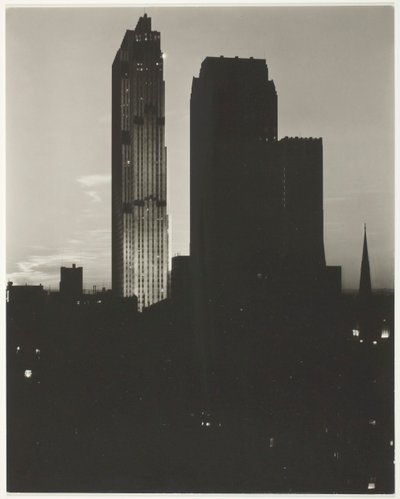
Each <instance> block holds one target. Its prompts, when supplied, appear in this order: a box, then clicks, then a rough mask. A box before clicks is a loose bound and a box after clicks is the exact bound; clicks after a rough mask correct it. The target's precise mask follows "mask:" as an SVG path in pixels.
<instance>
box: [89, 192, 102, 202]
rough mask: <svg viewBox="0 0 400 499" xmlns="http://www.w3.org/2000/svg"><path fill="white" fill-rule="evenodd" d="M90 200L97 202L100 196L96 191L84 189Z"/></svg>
mask: <svg viewBox="0 0 400 499" xmlns="http://www.w3.org/2000/svg"><path fill="white" fill-rule="evenodd" d="M85 194H87V195H88V196H89V197H90V199H91V200H92V201H94V202H95V203H99V202H100V201H101V196H100V194H99V193H98V192H97V191H85Z"/></svg>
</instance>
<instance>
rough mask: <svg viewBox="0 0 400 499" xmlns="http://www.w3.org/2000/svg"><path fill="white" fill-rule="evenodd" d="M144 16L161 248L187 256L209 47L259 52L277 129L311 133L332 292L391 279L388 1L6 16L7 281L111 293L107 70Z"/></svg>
mask: <svg viewBox="0 0 400 499" xmlns="http://www.w3.org/2000/svg"><path fill="white" fill-rule="evenodd" d="M144 12H147V14H148V15H149V16H151V18H152V28H153V30H157V31H160V32H161V48H162V50H163V52H164V53H165V54H166V59H165V70H164V79H165V82H166V144H167V148H168V159H167V165H168V210H169V216H170V246H171V247H170V253H171V255H175V254H177V253H179V254H188V252H189V147H190V144H189V103H190V90H191V83H192V78H193V77H194V76H198V73H199V69H200V65H201V62H202V60H203V59H204V58H205V57H207V56H219V55H224V56H227V57H232V56H239V57H251V56H252V57H254V58H265V59H266V61H267V65H268V69H269V78H270V79H273V80H274V82H275V86H276V89H277V93H278V136H279V138H282V137H285V136H293V137H296V136H298V137H322V138H323V149H324V217H325V254H326V260H327V264H328V265H341V266H342V281H343V288H344V289H356V288H357V287H358V283H359V278H360V265H361V255H362V243H363V226H364V222H365V223H366V224H367V234H368V247H369V257H370V265H371V278H372V285H373V287H374V288H375V289H381V288H392V287H393V281H394V26H393V24H394V19H393V13H394V11H393V8H392V7H389V6H374V7H371V6H358V7H355V6H353V7H350V6H343V7H338V6H336V7H328V6H319V7H300V6H297V7H283V6H281V7H270V6H264V7H218V8H217V7H149V8H147V9H144V8H127V7H119V8H117V7H91V8H78V7H69V8H60V7H57V8H51V7H47V8H15V7H14V8H8V9H7V10H6V239H7V240H6V248H7V249H6V266H7V268H6V274H7V275H6V277H7V280H12V281H13V282H14V283H15V284H25V283H28V284H39V283H41V284H43V285H44V286H45V287H46V288H50V289H52V290H56V289H58V285H59V275H60V266H62V265H64V266H71V265H72V263H76V264H77V265H82V266H83V276H84V287H85V288H86V289H91V288H92V286H93V285H96V286H97V287H102V286H105V287H110V286H111V64H112V61H113V58H114V56H115V53H116V52H117V50H118V48H119V46H120V44H121V41H122V38H123V36H124V33H125V31H126V30H127V29H134V28H135V26H136V23H137V20H138V18H139V17H140V16H141V15H143V14H144Z"/></svg>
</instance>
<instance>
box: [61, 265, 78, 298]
mask: <svg viewBox="0 0 400 499" xmlns="http://www.w3.org/2000/svg"><path fill="white" fill-rule="evenodd" d="M82 292H83V270H82V267H77V266H76V265H75V263H73V264H72V267H61V280H60V297H61V298H63V299H67V300H77V299H78V298H79V297H80V296H81V295H82Z"/></svg>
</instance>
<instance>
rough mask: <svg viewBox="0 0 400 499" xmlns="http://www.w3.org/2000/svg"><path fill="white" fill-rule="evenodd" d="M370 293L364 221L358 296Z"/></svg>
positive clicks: (365, 295)
mask: <svg viewBox="0 0 400 499" xmlns="http://www.w3.org/2000/svg"><path fill="white" fill-rule="evenodd" d="M371 294H372V288H371V273H370V269H369V257H368V245H367V225H366V224H365V223H364V246H363V254H362V261H361V275H360V289H359V296H360V298H368V297H369V296H371Z"/></svg>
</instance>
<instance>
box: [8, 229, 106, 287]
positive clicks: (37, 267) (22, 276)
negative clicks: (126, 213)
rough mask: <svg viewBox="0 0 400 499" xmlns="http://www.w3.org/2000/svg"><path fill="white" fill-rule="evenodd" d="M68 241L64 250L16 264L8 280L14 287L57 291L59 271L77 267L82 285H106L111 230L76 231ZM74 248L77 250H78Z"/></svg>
mask: <svg viewBox="0 0 400 499" xmlns="http://www.w3.org/2000/svg"><path fill="white" fill-rule="evenodd" d="M74 236H75V237H74V238H69V239H68V240H67V242H66V245H65V246H64V247H63V248H53V249H52V250H51V253H47V254H38V253H35V254H33V255H30V256H27V257H26V258H25V259H23V260H21V261H19V262H17V264H16V267H15V271H14V272H9V273H8V274H7V280H9V281H12V282H14V283H15V284H25V283H26V284H39V283H40V284H42V285H44V286H45V287H48V286H51V287H52V288H53V289H58V285H59V281H60V267H61V266H67V267H69V266H71V265H72V264H73V263H76V264H77V266H82V267H83V270H84V282H85V283H87V285H88V287H91V286H92V285H93V284H96V283H97V284H101V283H104V284H108V281H109V274H110V262H111V231H110V229H92V230H86V231H78V232H77V233H76V234H74ZM77 245H79V247H78V248H77Z"/></svg>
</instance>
